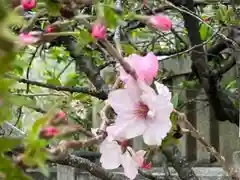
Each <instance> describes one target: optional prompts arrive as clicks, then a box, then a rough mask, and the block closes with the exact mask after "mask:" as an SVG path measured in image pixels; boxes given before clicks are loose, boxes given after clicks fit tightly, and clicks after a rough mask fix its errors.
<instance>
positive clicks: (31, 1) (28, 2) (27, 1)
mask: <svg viewBox="0 0 240 180" xmlns="http://www.w3.org/2000/svg"><path fill="white" fill-rule="evenodd" d="M21 4H22V7H23V9H24V10H31V9H33V8H35V7H36V4H37V1H36V0H21Z"/></svg>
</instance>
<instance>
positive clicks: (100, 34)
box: [92, 23, 107, 39]
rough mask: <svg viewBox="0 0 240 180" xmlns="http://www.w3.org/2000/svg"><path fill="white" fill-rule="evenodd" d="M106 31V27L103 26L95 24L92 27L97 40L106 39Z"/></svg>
mask: <svg viewBox="0 0 240 180" xmlns="http://www.w3.org/2000/svg"><path fill="white" fill-rule="evenodd" d="M106 31H107V30H106V27H105V26H104V25H103V24H100V23H95V24H93V25H92V36H93V37H94V38H96V39H105V38H106Z"/></svg>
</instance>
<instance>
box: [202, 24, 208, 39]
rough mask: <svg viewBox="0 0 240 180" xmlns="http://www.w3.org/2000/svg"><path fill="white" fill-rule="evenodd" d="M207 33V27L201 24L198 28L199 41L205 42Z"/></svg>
mask: <svg viewBox="0 0 240 180" xmlns="http://www.w3.org/2000/svg"><path fill="white" fill-rule="evenodd" d="M207 33H208V27H207V26H206V24H204V23H202V24H201V26H200V36H201V40H203V41H204V40H205V39H206V37H207Z"/></svg>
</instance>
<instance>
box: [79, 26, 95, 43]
mask: <svg viewBox="0 0 240 180" xmlns="http://www.w3.org/2000/svg"><path fill="white" fill-rule="evenodd" d="M77 37H78V40H79V41H78V44H79V45H80V46H82V47H84V46H86V45H88V44H89V43H91V42H93V40H94V39H93V37H92V36H91V34H90V33H89V32H88V31H87V30H86V29H83V30H80V34H79V35H78V36H77Z"/></svg>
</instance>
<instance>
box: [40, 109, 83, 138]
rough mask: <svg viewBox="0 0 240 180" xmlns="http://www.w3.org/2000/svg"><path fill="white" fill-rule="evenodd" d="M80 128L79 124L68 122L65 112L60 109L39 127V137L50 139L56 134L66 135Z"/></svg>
mask: <svg viewBox="0 0 240 180" xmlns="http://www.w3.org/2000/svg"><path fill="white" fill-rule="evenodd" d="M81 128H82V127H81V126H80V125H75V124H71V123H69V121H68V118H67V116H66V113H65V112H63V111H60V112H58V113H57V114H56V115H55V116H54V117H53V118H51V119H50V120H49V121H48V123H47V125H46V126H45V127H43V128H42V129H41V131H40V133H39V137H40V138H43V139H52V138H54V137H56V136H67V135H71V134H73V133H76V132H78V131H79V130H80V129H81Z"/></svg>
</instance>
